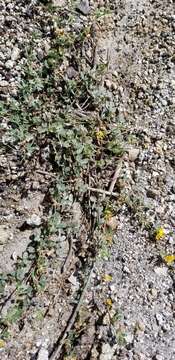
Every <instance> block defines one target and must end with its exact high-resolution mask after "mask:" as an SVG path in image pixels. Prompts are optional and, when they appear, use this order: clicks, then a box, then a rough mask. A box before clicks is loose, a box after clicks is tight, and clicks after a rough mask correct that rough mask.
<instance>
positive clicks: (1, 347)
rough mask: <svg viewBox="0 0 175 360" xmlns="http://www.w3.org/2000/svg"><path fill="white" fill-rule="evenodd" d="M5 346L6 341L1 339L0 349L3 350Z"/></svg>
mask: <svg viewBox="0 0 175 360" xmlns="http://www.w3.org/2000/svg"><path fill="white" fill-rule="evenodd" d="M5 345H6V343H5V341H4V340H2V339H0V349H3V348H4V347H5Z"/></svg>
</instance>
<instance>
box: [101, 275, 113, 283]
mask: <svg viewBox="0 0 175 360" xmlns="http://www.w3.org/2000/svg"><path fill="white" fill-rule="evenodd" d="M103 281H105V282H109V281H112V276H111V275H109V274H105V275H103Z"/></svg>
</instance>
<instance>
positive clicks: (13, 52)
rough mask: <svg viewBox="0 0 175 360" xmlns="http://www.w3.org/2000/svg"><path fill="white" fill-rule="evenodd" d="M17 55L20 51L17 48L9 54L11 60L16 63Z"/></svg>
mask: <svg viewBox="0 0 175 360" xmlns="http://www.w3.org/2000/svg"><path fill="white" fill-rule="evenodd" d="M19 54H20V50H19V48H18V47H16V46H15V47H14V48H13V50H12V53H11V60H12V61H16V60H17V59H18V57H19Z"/></svg>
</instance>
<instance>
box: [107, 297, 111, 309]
mask: <svg viewBox="0 0 175 360" xmlns="http://www.w3.org/2000/svg"><path fill="white" fill-rule="evenodd" d="M105 303H106V305H107V306H108V307H109V308H111V307H112V300H111V299H110V298H108V299H106V301H105Z"/></svg>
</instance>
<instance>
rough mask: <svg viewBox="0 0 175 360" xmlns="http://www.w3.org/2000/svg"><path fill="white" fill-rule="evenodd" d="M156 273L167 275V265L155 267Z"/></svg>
mask: <svg viewBox="0 0 175 360" xmlns="http://www.w3.org/2000/svg"><path fill="white" fill-rule="evenodd" d="M154 271H155V273H156V274H157V275H159V276H167V272H168V269H167V267H165V266H162V267H158V266H157V267H155V269H154Z"/></svg>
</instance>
